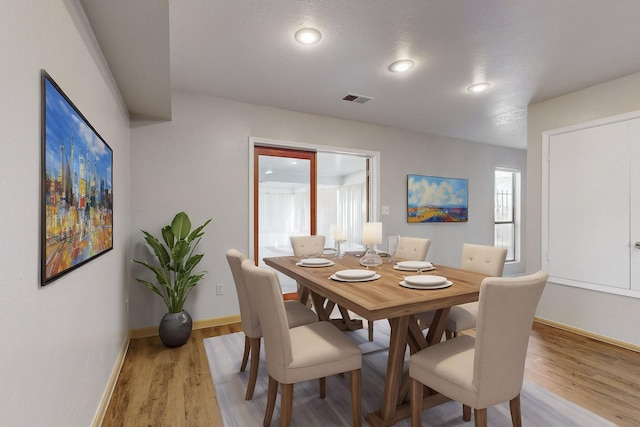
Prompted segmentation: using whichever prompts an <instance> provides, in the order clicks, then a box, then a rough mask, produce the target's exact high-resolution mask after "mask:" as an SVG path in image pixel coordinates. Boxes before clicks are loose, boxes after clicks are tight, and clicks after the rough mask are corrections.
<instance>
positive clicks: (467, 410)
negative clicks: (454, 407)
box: [462, 405, 471, 421]
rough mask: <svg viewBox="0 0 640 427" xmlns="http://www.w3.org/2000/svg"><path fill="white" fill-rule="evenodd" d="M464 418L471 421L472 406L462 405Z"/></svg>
mask: <svg viewBox="0 0 640 427" xmlns="http://www.w3.org/2000/svg"><path fill="white" fill-rule="evenodd" d="M462 419H463V420H465V421H471V406H467V405H462Z"/></svg>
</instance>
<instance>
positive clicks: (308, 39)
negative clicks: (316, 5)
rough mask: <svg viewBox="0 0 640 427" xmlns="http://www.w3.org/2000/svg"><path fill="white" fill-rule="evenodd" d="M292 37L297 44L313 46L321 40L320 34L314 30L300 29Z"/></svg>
mask: <svg viewBox="0 0 640 427" xmlns="http://www.w3.org/2000/svg"><path fill="white" fill-rule="evenodd" d="M294 37H295V38H296V40H297V41H298V43H302V44H314V43H318V42H319V41H320V39H321V38H322V34H320V31H318V30H316V29H315V28H301V29H299V30H298V31H296V34H295V35H294Z"/></svg>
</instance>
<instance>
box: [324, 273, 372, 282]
mask: <svg viewBox="0 0 640 427" xmlns="http://www.w3.org/2000/svg"><path fill="white" fill-rule="evenodd" d="M380 277H382V276H380V275H379V274H374V275H373V276H371V277H365V278H364V279H342V278H340V277H338V276H336V275H335V274H333V275H331V276H330V277H329V279H331V280H335V281H336V282H369V281H371V280H378V279H379V278H380Z"/></svg>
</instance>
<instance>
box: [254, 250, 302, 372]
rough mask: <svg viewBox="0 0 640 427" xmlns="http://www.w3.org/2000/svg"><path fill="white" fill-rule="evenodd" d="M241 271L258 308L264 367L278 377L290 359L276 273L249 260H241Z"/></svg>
mask: <svg viewBox="0 0 640 427" xmlns="http://www.w3.org/2000/svg"><path fill="white" fill-rule="evenodd" d="M242 274H243V275H244V280H245V282H247V283H251V284H252V286H251V292H249V300H250V301H251V304H252V305H253V306H254V307H257V308H258V317H259V319H260V325H261V326H262V332H263V337H264V351H265V355H266V359H267V371H268V372H269V375H271V376H272V377H274V378H282V377H284V375H285V370H286V367H287V366H289V365H290V364H291V361H292V359H293V355H292V351H291V337H290V336H289V322H288V321H287V314H286V311H285V308H284V300H283V299H282V289H281V287H280V280H279V279H278V274H277V273H276V272H275V271H274V270H271V269H268V268H260V267H256V266H255V264H254V263H253V262H251V261H250V260H248V259H247V260H244V261H242Z"/></svg>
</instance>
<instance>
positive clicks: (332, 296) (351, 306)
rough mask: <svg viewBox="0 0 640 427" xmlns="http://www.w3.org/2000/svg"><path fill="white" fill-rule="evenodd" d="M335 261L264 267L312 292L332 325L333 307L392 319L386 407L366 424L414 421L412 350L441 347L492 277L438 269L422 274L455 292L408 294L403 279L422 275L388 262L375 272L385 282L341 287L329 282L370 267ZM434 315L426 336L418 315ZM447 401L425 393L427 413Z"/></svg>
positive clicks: (272, 262)
mask: <svg viewBox="0 0 640 427" xmlns="http://www.w3.org/2000/svg"><path fill="white" fill-rule="evenodd" d="M330 259H331V261H333V262H334V264H333V265H331V266H328V267H303V266H299V265H297V263H298V262H300V261H301V258H299V257H294V256H283V257H269V258H264V263H265V264H266V265H268V266H270V267H272V268H274V269H275V270H277V271H279V272H281V273H283V274H285V275H287V276H289V277H291V278H293V279H295V280H296V281H297V282H298V283H299V284H300V286H304V287H306V288H308V289H309V292H310V295H311V298H312V301H313V304H314V308H315V310H316V312H317V313H318V316H319V318H320V320H327V321H329V320H331V319H330V315H331V313H330V312H329V310H327V306H329V307H333V304H336V305H338V307H340V308H341V309H342V311H341V312H342V313H343V315H344V314H345V311H346V310H348V311H351V312H353V313H355V314H356V315H358V316H360V317H362V318H364V319H366V320H367V321H375V320H382V319H388V321H389V324H390V326H391V335H390V339H389V357H388V360H387V373H386V377H385V384H384V393H383V396H382V403H381V407H380V410H378V411H375V412H372V413H370V414H368V415H367V417H366V420H367V422H368V423H369V424H370V425H372V426H391V425H393V424H396V423H397V422H399V421H400V420H402V419H404V418H407V417H409V416H410V415H411V408H410V405H409V404H408V403H406V402H405V399H406V397H407V395H408V391H409V384H408V376H407V375H406V373H405V372H403V364H404V356H405V351H406V347H407V345H408V346H409V349H410V354H413V353H415V352H417V351H419V350H420V349H422V348H425V347H427V346H429V345H434V344H437V343H438V342H440V341H441V338H442V335H443V333H444V327H445V324H446V320H447V316H448V315H449V309H450V308H451V307H452V306H454V305H459V304H464V303H467V302H473V301H477V300H478V295H479V292H480V283H481V282H482V280H483V279H484V278H485V277H487V276H486V275H483V274H480V273H475V272H472V271H466V270H461V269H459V268H453V267H446V266H442V265H434V267H435V270H432V271H428V272H423V273H422V274H434V275H438V276H444V277H446V278H447V279H448V280H450V281H452V282H453V284H452V285H451V286H450V287H447V288H444V289H429V290H425V289H409V288H406V287H403V286H401V285H400V284H399V283H400V282H401V281H402V280H403V279H404V277H406V276H410V275H415V274H417V273H415V272H410V271H400V270H397V269H395V268H394V264H393V263H392V262H389V261H386V260H385V262H383V264H382V265H380V266H378V267H375V272H376V273H377V274H379V275H380V278H378V279H376V280H371V281H366V282H341V281H336V280H333V279H331V278H330V276H332V275H333V274H334V273H336V272H337V271H340V270H346V269H362V268H365V267H362V266H361V265H360V264H359V258H358V256H357V255H355V254H345V255H343V256H342V257H341V258H330ZM383 260H384V258H383ZM431 310H436V315H435V317H434V319H433V322H432V324H431V325H430V327H429V330H428V333H427V334H426V336H425V335H424V332H423V331H422V329H421V328H420V326H419V325H418V322H417V320H416V318H415V315H416V314H418V313H421V312H425V311H431ZM343 317H345V316H343ZM334 322H335V320H334ZM340 322H342V326H343V329H349V328H350V327H349V325H348V322H350V319H349V318H344V319H341V320H340ZM448 400H449V399H448V398H446V397H445V396H442V395H439V394H436V393H425V397H424V400H423V402H422V404H423V408H425V409H426V408H430V407H433V406H436V405H439V404H441V403H444V402H446V401H448Z"/></svg>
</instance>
